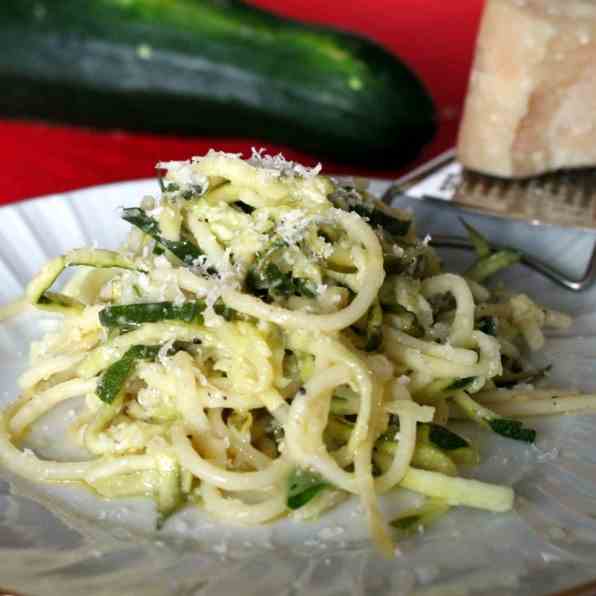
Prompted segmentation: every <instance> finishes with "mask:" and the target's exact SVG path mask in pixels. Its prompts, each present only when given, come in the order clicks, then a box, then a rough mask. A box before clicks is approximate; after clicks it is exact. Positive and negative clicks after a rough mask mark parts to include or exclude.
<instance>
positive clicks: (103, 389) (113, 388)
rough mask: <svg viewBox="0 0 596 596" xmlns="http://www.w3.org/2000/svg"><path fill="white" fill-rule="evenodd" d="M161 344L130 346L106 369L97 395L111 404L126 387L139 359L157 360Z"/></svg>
mask: <svg viewBox="0 0 596 596" xmlns="http://www.w3.org/2000/svg"><path fill="white" fill-rule="evenodd" d="M160 348H161V346H143V345H136V346H132V347H131V348H129V349H128V350H127V351H126V352H125V354H124V356H122V358H120V360H116V362H114V363H113V364H112V365H110V366H109V367H108V368H106V370H105V371H104V373H103V375H102V376H101V379H100V380H99V384H98V386H97V396H98V397H99V399H101V401H103V402H105V403H107V404H111V403H112V402H113V401H114V400H115V399H116V397H118V394H119V393H120V391H121V390H122V388H123V387H124V384H125V383H126V380H127V379H128V377H129V376H130V374H131V373H132V371H133V369H134V367H135V365H136V363H137V360H155V358H156V357H157V354H158V353H159V350H160Z"/></svg>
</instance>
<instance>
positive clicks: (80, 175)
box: [0, 0, 483, 203]
mask: <svg viewBox="0 0 596 596" xmlns="http://www.w3.org/2000/svg"><path fill="white" fill-rule="evenodd" d="M255 4H258V5H259V6H262V7H263V8H268V9H270V10H272V11H276V12H278V13H281V14H284V15H287V16H292V17H297V18H300V19H302V20H308V21H312V22H318V23H326V24H331V25H335V26H338V27H342V28H344V29H350V30H353V31H358V32H360V33H363V34H365V35H368V36H369V37H372V38H374V39H376V40H377V41H379V42H381V43H382V44H383V45H384V46H385V47H387V48H389V49H390V50H392V51H393V52H395V53H396V54H398V55H399V56H400V57H401V58H402V59H403V60H404V61H405V62H406V63H407V64H409V65H410V66H411V67H412V68H413V69H415V71H416V72H417V73H418V74H419V75H420V77H421V78H422V79H423V80H424V82H425V83H426V85H427V87H428V88H429V90H430V91H431V93H432V95H433V97H434V99H435V101H436V104H437V107H438V109H439V115H440V120H441V126H440V130H439V133H438V135H437V137H436V138H435V140H434V142H433V143H432V145H431V146H429V147H427V148H426V150H425V151H424V155H423V156H422V157H421V159H420V160H419V161H422V160H424V159H428V158H429V157H432V156H433V155H436V154H437V153H439V152H441V151H443V150H445V149H447V148H449V147H451V146H452V145H453V143H454V142H455V135H456V132H457V126H458V122H459V117H460V114H461V108H462V103H463V98H464V96H465V90H466V84H467V78H468V73H469V70H470V64H471V60H472V54H473V48H474V42H475V37H476V33H477V30H478V23H479V19H480V14H481V10H482V5H483V0H459V1H456V2H445V1H444V0H369V1H367V2H364V1H354V2H347V1H346V0H283V2H281V1H280V0H255ZM253 145H255V146H259V147H260V146H262V145H263V143H262V142H260V141H259V140H258V139H226V140H220V139H217V138H206V137H202V138H191V139H189V138H185V139H178V138H176V137H166V136H155V135H141V134H128V133H123V132H95V131H91V130H88V129H82V128H73V127H66V126H56V125H46V124H42V123H31V122H23V121H6V120H0V163H2V175H1V176H0V203H7V202H10V201H15V200H19V199H23V198H28V197H33V196H38V195H43V194H48V193H54V192H60V191H64V190H69V189H74V188H78V187H83V186H91V185H94V184H101V183H105V182H113V181H118V180H128V179H132V178H144V177H149V176H152V175H153V174H154V164H155V162H157V161H158V160H160V159H163V160H169V159H186V158H188V157H190V156H191V155H200V154H202V153H204V152H205V151H206V150H207V149H209V148H210V147H216V148H219V149H223V150H228V151H243V152H249V151H250V147H251V146H253ZM267 147H268V149H269V150H270V151H275V152H277V151H278V150H283V152H284V155H286V157H291V158H294V159H300V160H302V161H304V162H305V163H312V162H313V158H312V156H308V155H304V154H301V153H298V152H295V151H292V150H288V149H287V148H284V147H281V146H273V145H271V144H267ZM315 161H316V160H315ZM324 166H325V169H326V170H327V171H329V172H347V171H349V172H353V173H360V174H366V173H367V172H366V171H365V170H360V171H358V172H356V171H355V169H354V168H353V167H352V168H346V167H345V166H344V167H341V166H340V165H338V164H333V163H330V162H325V163H324ZM399 173H401V172H400V171H399V170H384V171H382V172H375V174H376V175H377V176H388V177H394V176H396V175H397V174H399Z"/></svg>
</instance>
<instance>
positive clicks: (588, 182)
mask: <svg viewBox="0 0 596 596" xmlns="http://www.w3.org/2000/svg"><path fill="white" fill-rule="evenodd" d="M400 195H401V196H404V197H407V198H411V199H412V198H413V199H419V200H422V201H426V202H427V203H428V202H434V203H436V204H440V205H441V207H449V208H451V209H456V210H458V211H460V212H461V213H474V214H475V215H484V216H486V215H489V216H493V217H494V216H497V217H501V218H503V219H506V220H507V219H509V220H517V221H520V220H521V221H531V223H532V224H534V225H536V226H538V225H541V224H542V225H557V226H563V227H568V228H575V229H578V230H579V229H583V230H586V229H588V230H591V231H593V230H594V228H596V219H595V218H596V170H572V171H566V172H556V173H552V174H547V175H544V176H541V177H538V178H530V179H524V180H504V179H500V178H493V177H489V176H484V175H482V174H477V173H475V172H471V171H468V170H462V167H461V165H460V164H459V163H458V162H457V159H456V155H455V152H454V151H453V150H450V151H447V152H445V153H443V154H442V155H439V156H438V157H436V158H435V159H433V160H431V161H429V162H428V163H426V164H423V165H422V166H420V167H418V168H416V169H415V170H414V171H413V172H411V173H410V174H408V175H406V176H405V177H403V178H401V179H400V180H397V181H396V182H394V183H393V184H392V185H391V186H390V187H389V188H388V189H387V190H386V192H385V193H384V195H383V197H382V199H381V200H382V201H384V202H386V203H388V204H390V203H392V202H393V201H394V200H395V199H397V198H398V197H399V196H400ZM431 244H432V245H433V246H436V247H449V248H455V249H463V250H472V249H473V247H472V245H471V243H470V242H469V241H468V240H467V239H465V238H461V237H458V236H435V237H434V238H433V239H432V240H431ZM491 244H492V243H491ZM492 246H493V247H494V248H495V249H507V248H509V249H510V247H503V246H498V245H497V244H493V245H492ZM521 262H522V263H523V264H524V265H526V266H527V267H530V268H531V269H533V270H534V271H536V272H538V273H540V274H541V275H544V276H545V277H547V278H549V279H550V280H552V281H553V282H555V283H556V284H558V285H560V286H561V287H563V288H565V289H567V290H570V291H573V292H581V291H582V290H585V289H587V288H589V287H590V286H592V285H593V284H594V282H595V281H596V243H595V244H594V247H593V249H592V254H591V256H590V260H589V262H588V265H587V267H586V270H585V273H584V274H583V275H582V277H581V278H579V279H573V278H571V277H569V276H568V275H566V274H564V273H563V272H561V271H559V270H558V269H556V268H555V267H552V266H551V265H548V264H547V263H544V262H543V261H541V260H540V259H538V258H536V257H534V256H531V255H526V254H522V257H521Z"/></svg>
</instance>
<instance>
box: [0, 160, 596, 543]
mask: <svg viewBox="0 0 596 596" xmlns="http://www.w3.org/2000/svg"><path fill="white" fill-rule="evenodd" d="M158 168H159V170H160V172H161V176H160V183H161V189H162V192H161V196H160V197H159V200H157V199H156V198H154V197H144V198H142V201H141V203H140V206H139V207H127V208H124V209H123V210H122V217H123V219H124V220H126V221H127V222H128V223H129V224H130V225H131V229H130V233H129V235H128V237H127V239H126V241H125V242H124V244H123V245H122V247H121V248H120V249H119V250H117V251H112V250H104V249H97V248H82V249H77V250H73V251H70V252H68V253H67V254H65V255H63V256H60V257H57V258H55V259H53V260H51V261H50V262H49V263H47V264H46V265H45V267H44V268H43V269H42V270H41V272H40V273H39V274H38V275H37V276H36V277H35V278H34V279H33V280H32V281H31V282H30V284H29V286H28V288H27V291H26V296H25V299H24V300H23V301H21V302H20V303H19V304H18V305H17V306H14V305H12V306H9V307H5V309H4V310H2V311H0V318H3V317H4V318H5V317H7V316H9V315H12V314H14V313H15V312H16V311H17V310H18V307H22V306H24V305H25V304H28V305H32V306H33V307H35V308H37V309H42V310H46V311H50V312H54V313H57V315H58V316H59V320H60V323H59V325H58V326H57V328H56V329H55V330H52V331H51V332H49V333H47V334H46V335H45V336H44V337H43V338H42V339H41V340H39V341H36V342H34V343H33V344H32V346H31V353H30V367H29V368H28V370H27V371H26V372H25V373H24V374H23V375H22V376H21V377H20V379H19V384H20V389H21V395H20V396H19V398H18V399H17V400H16V401H15V402H14V403H12V404H10V405H9V406H8V407H7V408H6V409H5V410H4V411H3V412H2V413H1V414H0V461H1V462H2V464H3V465H4V466H5V467H7V468H9V469H11V470H13V471H15V472H16V473H18V474H21V475H23V476H26V477H27V478H30V479H33V480H36V481H45V482H78V483H82V484H84V485H86V486H88V487H89V488H91V489H92V490H94V491H95V492H96V493H98V494H99V495H101V496H103V497H107V498H115V497H120V496H133V495H144V496H148V497H152V498H154V499H155V502H156V507H157V510H158V512H159V516H158V519H159V524H163V523H164V522H165V521H166V520H167V519H168V517H169V516H170V515H171V514H172V513H174V512H175V511H177V510H178V509H179V508H181V507H182V506H184V505H186V504H191V503H193V504H197V505H199V506H200V507H202V508H204V509H205V510H206V511H207V512H208V513H209V514H211V515H213V516H216V517H218V518H221V519H223V520H224V521H225V520H227V521H228V522H233V523H243V524H261V523H266V522H270V521H273V520H275V519H277V518H279V517H280V516H284V515H292V516H294V517H295V518H297V519H304V520H306V519H311V518H316V517H317V516H319V515H321V514H323V512H325V511H326V510H328V509H331V508H333V507H335V506H336V505H337V504H338V503H340V502H341V501H343V500H344V499H346V498H348V497H349V496H350V495H356V496H357V497H358V498H359V499H360V501H361V504H362V508H363V511H364V513H363V517H364V518H365V519H366V523H367V524H368V527H369V529H370V534H371V536H372V538H373V540H374V541H375V543H376V544H377V545H378V547H379V548H380V549H381V550H382V551H383V552H385V553H387V554H391V553H393V552H394V548H395V547H394V540H395V538H396V537H397V536H399V535H400V534H403V533H407V532H408V531H409V530H411V529H412V528H419V527H424V526H425V525H426V524H428V523H430V522H431V521H432V520H433V519H436V518H437V517H438V516H439V515H440V514H442V513H444V512H445V511H447V510H448V508H449V507H452V506H468V507H475V508H481V509H486V510H489V511H495V512H503V511H507V510H509V509H511V508H512V506H513V496H514V495H513V491H512V489H511V488H510V487H508V486H500V485H496V484H488V483H485V482H480V481H477V480H473V479H470V478H467V477H462V475H460V472H461V471H462V470H465V469H466V467H467V466H473V465H474V464H476V463H478V461H479V453H478V450H477V448H476V447H475V446H474V444H473V443H472V442H471V441H470V440H468V439H467V438H466V437H465V436H462V435H461V434H459V433H457V432H454V431H453V430H452V429H450V423H451V422H452V421H453V420H454V419H458V418H468V419H471V420H472V421H474V422H475V423H477V424H479V425H481V426H482V427H485V428H486V430H487V432H494V433H497V434H499V435H502V436H504V437H507V438H509V439H512V440H518V441H523V442H533V441H534V439H535V435H536V433H535V431H534V430H532V429H531V428H527V427H526V426H525V425H524V424H523V423H522V422H520V421H519V420H518V418H519V417H521V416H529V415H536V414H551V413H559V412H568V411H572V410H579V409H585V408H588V407H593V406H594V403H595V401H594V400H595V399H596V398H594V397H591V396H583V395H578V394H575V393H572V392H565V391H561V390H549V389H536V388H535V387H534V383H535V382H536V381H537V380H538V379H539V378H540V377H541V376H544V375H545V374H546V372H547V371H546V370H537V369H534V368H532V367H531V366H530V365H529V364H528V359H527V353H528V350H538V349H540V348H541V347H542V345H543V343H544V335H543V329H544V328H547V327H553V328H564V327H566V326H568V325H569V324H570V319H569V317H567V316H566V315H564V314H562V313H559V312H555V311H551V310H548V309H545V308H543V307H541V306H539V305H537V304H536V303H534V302H533V301H532V300H531V299H530V298H529V297H528V296H526V295H524V294H513V293H510V292H507V291H506V290H504V289H503V288H498V287H497V289H489V288H488V287H487V284H486V282H487V280H488V279H489V278H490V277H491V276H492V275H494V274H495V273H496V272H497V271H498V270H500V269H502V268H503V267H506V266H508V265H510V264H512V263H514V262H516V261H517V260H518V259H519V255H518V254H516V253H514V252H512V251H500V252H493V251H492V250H491V248H490V246H489V245H488V243H487V242H486V240H485V239H484V238H483V237H482V236H481V235H480V234H479V233H478V232H476V231H475V230H473V229H471V228H470V229H469V234H470V237H471V239H472V241H473V242H474V244H475V246H476V249H477V253H478V256H477V260H476V262H475V263H474V265H473V266H472V267H471V268H470V269H468V271H466V273H465V274H463V275H456V274H454V273H449V272H445V271H443V270H442V267H441V262H440V260H439V258H438V257H437V255H436V254H435V252H434V251H433V249H432V248H431V247H430V246H429V245H428V241H427V240H422V241H421V240H418V239H417V237H416V230H415V225H414V222H413V221H412V218H411V215H410V214H408V213H406V212H402V211H400V210H397V209H391V208H389V207H387V206H386V205H384V204H382V203H380V202H379V201H377V200H375V198H374V197H372V196H371V195H370V194H369V193H368V192H367V191H366V189H364V188H360V187H359V186H358V185H350V184H346V183H344V182H340V181H337V180H333V179H331V178H328V177H325V176H323V175H321V173H320V166H317V167H315V168H306V167H304V166H301V165H299V164H295V163H293V162H289V161H286V160H284V159H283V158H282V157H281V156H275V157H272V156H268V155H266V154H264V153H263V152H262V151H253V155H252V157H251V158H250V159H249V160H246V161H245V160H243V159H242V158H241V156H239V155H235V154H226V153H221V152H216V151H210V152H209V153H208V154H207V155H205V156H203V157H199V158H193V159H192V160H189V161H184V162H165V163H160V164H158ZM67 268H68V269H70V268H75V269H74V274H73V275H72V276H71V277H70V278H69V279H68V280H67V281H66V282H64V283H62V285H60V282H61V281H63V280H61V279H59V278H60V277H61V275H62V273H63V271H64V270H65V269H67ZM72 398H79V399H80V400H84V407H83V408H82V409H81V410H80V411H79V412H78V413H77V416H76V417H75V418H74V420H73V422H72V424H71V426H70V428H69V431H68V432H69V433H71V436H72V438H73V439H74V440H75V441H76V442H78V444H80V445H81V446H82V447H84V448H85V449H86V451H87V452H88V453H89V457H88V458H87V459H85V460H83V461H49V460H46V459H42V458H40V457H39V456H37V455H35V453H33V452H32V451H31V450H29V449H23V448H22V445H21V442H22V441H23V440H24V438H25V437H26V436H27V433H28V431H29V430H30V428H31V427H32V425H33V424H34V423H35V422H36V421H37V420H39V419H40V418H41V417H42V416H44V415H45V414H46V413H48V412H49V411H50V410H52V409H53V408H54V407H56V406H57V405H58V404H59V403H61V402H64V401H66V400H70V399H72ZM56 440H57V441H59V440H61V439H59V438H58V439H56ZM397 487H401V488H406V489H410V490H412V491H415V492H418V493H420V494H421V495H424V497H425V498H426V500H425V502H424V504H423V505H422V506H421V507H418V508H416V509H414V510H409V511H405V512H403V514H400V516H399V517H398V518H396V519H393V520H386V519H384V518H383V516H382V515H381V512H380V509H379V505H378V498H379V496H380V495H382V494H385V493H388V492H390V491H392V490H394V489H395V488H397Z"/></svg>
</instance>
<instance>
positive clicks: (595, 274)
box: [430, 235, 596, 292]
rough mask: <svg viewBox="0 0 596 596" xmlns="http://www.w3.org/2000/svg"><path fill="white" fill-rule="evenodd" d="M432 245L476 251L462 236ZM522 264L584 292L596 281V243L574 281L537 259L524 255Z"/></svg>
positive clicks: (433, 241) (497, 247) (434, 239)
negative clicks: (579, 276) (579, 274)
mask: <svg viewBox="0 0 596 596" xmlns="http://www.w3.org/2000/svg"><path fill="white" fill-rule="evenodd" d="M430 244H431V246H434V247H436V248H455V249H458V250H470V251H471V250H474V247H473V245H472V243H471V242H470V241H469V240H468V239H467V238H462V237H461V236H446V235H435V236H433V237H432V239H431V240H430ZM491 248H492V249H493V250H507V249H511V247H509V246H504V245H500V244H493V243H492V242H491ZM520 262H521V263H522V264H523V265H526V266H527V267H529V268H530V269H533V270H534V271H536V272H537V273H540V274H541V275H544V276H545V277H547V278H549V279H550V280H551V281H553V282H555V283H556V284H558V285H559V286H561V287H563V288H565V289H567V290H571V291H572V292H582V291H584V290H587V289H588V288H589V287H590V286H591V285H592V284H593V283H594V282H595V281H596V243H594V247H593V248H592V255H591V256H590V261H589V263H588V266H587V268H586V271H585V273H584V274H583V275H582V277H581V278H580V279H572V278H570V277H568V276H566V275H565V274H564V273H562V272H561V271H559V270H558V269H556V268H555V267H552V266H551V265H548V264H546V263H544V262H543V261H541V260H540V259H538V258H536V257H533V256H531V255H527V254H524V253H522V255H521V260H520Z"/></svg>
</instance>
